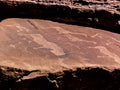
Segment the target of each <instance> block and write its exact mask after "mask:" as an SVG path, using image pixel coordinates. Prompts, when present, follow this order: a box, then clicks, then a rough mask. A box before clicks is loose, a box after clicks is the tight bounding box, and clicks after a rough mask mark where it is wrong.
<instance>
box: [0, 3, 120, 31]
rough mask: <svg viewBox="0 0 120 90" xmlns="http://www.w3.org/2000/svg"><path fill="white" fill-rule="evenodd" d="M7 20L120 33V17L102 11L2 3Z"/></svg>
mask: <svg viewBox="0 0 120 90" xmlns="http://www.w3.org/2000/svg"><path fill="white" fill-rule="evenodd" d="M7 18H30V19H43V20H52V21H56V22H60V23H66V24H71V25H79V26H87V27H93V28H98V29H104V30H108V31H111V32H115V33H120V25H119V24H118V20H119V19H120V16H119V15H116V14H115V15H111V13H109V12H107V11H104V10H101V11H95V12H93V11H92V10H86V11H85V10H84V11H80V10H79V9H77V8H70V7H69V6H67V5H66V6H65V5H45V4H34V3H30V2H14V3H11V2H4V1H2V2H0V20H1V21H2V20H4V19H7Z"/></svg>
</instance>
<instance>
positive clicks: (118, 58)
mask: <svg viewBox="0 0 120 90" xmlns="http://www.w3.org/2000/svg"><path fill="white" fill-rule="evenodd" d="M95 48H97V49H99V50H100V52H101V53H103V54H105V55H107V56H109V57H110V58H112V59H114V60H115V62H117V63H119V64H120V57H119V56H117V55H116V54H115V53H113V52H110V51H109V50H108V49H107V48H106V47H104V46H96V47H95Z"/></svg>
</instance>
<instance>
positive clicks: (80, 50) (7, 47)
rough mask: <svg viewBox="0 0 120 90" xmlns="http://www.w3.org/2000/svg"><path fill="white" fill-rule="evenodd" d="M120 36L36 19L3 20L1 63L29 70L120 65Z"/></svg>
mask: <svg viewBox="0 0 120 90" xmlns="http://www.w3.org/2000/svg"><path fill="white" fill-rule="evenodd" d="M119 53H120V35H119V34H115V33H111V32H108V31H103V30H100V29H94V28H88V27H82V26H76V25H66V24H61V23H57V22H52V21H47V20H37V19H18V18H13V19H6V20H3V21H2V22H1V23H0V58H1V59H0V65H2V66H8V67H9V66H10V67H14V68H21V69H26V70H49V71H59V70H62V69H64V68H69V69H70V68H73V67H85V66H87V67H88V66H105V67H116V68H119V67H120V54H119Z"/></svg>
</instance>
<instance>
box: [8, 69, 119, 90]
mask: <svg viewBox="0 0 120 90" xmlns="http://www.w3.org/2000/svg"><path fill="white" fill-rule="evenodd" d="M119 83H120V70H114V71H112V72H110V71H107V70H105V69H102V68H86V69H80V68H78V69H77V70H66V71H63V73H50V74H48V76H41V77H36V78H33V79H26V80H22V81H20V82H16V83H12V84H11V86H9V88H10V89H11V90H119V89H120V85H119ZM7 85H8V84H7ZM6 90H9V89H6Z"/></svg>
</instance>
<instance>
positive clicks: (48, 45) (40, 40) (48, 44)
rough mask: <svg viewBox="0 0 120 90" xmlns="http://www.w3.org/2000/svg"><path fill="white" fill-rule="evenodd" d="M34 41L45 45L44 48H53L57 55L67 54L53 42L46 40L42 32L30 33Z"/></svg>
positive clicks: (52, 50)
mask: <svg viewBox="0 0 120 90" xmlns="http://www.w3.org/2000/svg"><path fill="white" fill-rule="evenodd" d="M30 36H31V37H32V38H33V41H34V42H36V43H37V44H40V45H42V46H43V48H48V49H51V52H52V53H53V54H55V55H57V56H61V55H65V53H64V51H63V49H62V48H61V47H59V46H58V45H57V44H55V43H53V42H49V41H48V40H46V39H45V38H44V37H43V36H42V35H41V34H30Z"/></svg>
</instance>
